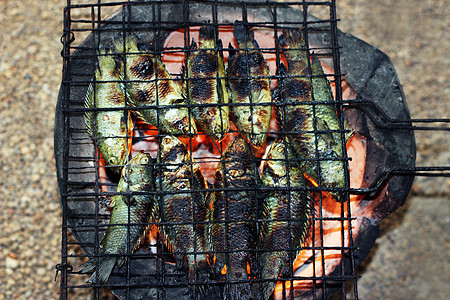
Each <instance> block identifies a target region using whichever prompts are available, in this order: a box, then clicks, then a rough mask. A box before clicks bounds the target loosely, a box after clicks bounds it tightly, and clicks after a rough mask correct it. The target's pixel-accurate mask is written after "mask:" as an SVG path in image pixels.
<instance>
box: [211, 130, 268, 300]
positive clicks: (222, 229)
mask: <svg viewBox="0 0 450 300" xmlns="http://www.w3.org/2000/svg"><path fill="white" fill-rule="evenodd" d="M253 159H254V157H253V154H252V149H251V146H250V144H249V143H248V142H247V141H246V140H245V139H244V138H243V137H242V136H237V137H236V138H235V139H234V140H233V141H232V142H231V143H230V144H229V145H228V147H227V149H226V150H225V152H224V154H223V161H221V162H220V163H219V165H218V167H217V171H216V175H215V179H214V188H215V189H218V191H216V192H215V195H214V196H215V200H214V203H213V206H212V209H213V212H212V215H213V223H212V239H213V243H214V251H215V253H216V270H217V271H220V270H221V269H222V267H223V266H224V264H226V267H227V274H226V276H227V278H228V280H229V281H241V280H244V281H245V280H248V274H247V264H249V265H250V266H252V265H253V264H254V253H253V252H251V251H250V250H251V249H256V243H257V228H256V223H255V221H256V218H257V210H258V208H257V204H258V202H257V197H256V192H255V191H254V190H253V191H251V190H249V189H254V188H255V187H257V186H259V185H260V179H259V174H258V172H257V171H256V170H255V169H256V168H255V166H254V163H253ZM225 190H226V191H225ZM224 251H232V252H230V253H225V252H224ZM226 294H227V295H228V297H229V298H227V299H250V296H251V290H250V283H248V282H244V283H232V284H227V286H226Z"/></svg>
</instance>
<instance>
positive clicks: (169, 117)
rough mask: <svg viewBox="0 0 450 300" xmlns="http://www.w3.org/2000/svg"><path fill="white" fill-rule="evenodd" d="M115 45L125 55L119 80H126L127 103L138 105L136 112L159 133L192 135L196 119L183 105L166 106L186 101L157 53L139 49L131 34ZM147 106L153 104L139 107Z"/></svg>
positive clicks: (178, 85) (182, 103) (117, 50)
mask: <svg viewBox="0 0 450 300" xmlns="http://www.w3.org/2000/svg"><path fill="white" fill-rule="evenodd" d="M114 47H115V49H116V52H117V53H118V54H120V55H124V61H125V63H124V64H125V68H124V69H125V71H124V72H123V73H122V74H121V79H122V80H124V81H125V82H126V90H127V94H128V96H129V98H130V102H131V103H130V104H131V105H132V106H134V107H141V108H140V109H137V110H136V111H135V112H136V114H137V115H138V116H139V117H140V118H141V119H142V120H143V121H144V122H146V123H149V124H152V125H154V126H156V127H158V129H159V130H160V131H161V132H162V133H167V134H172V135H180V136H184V137H188V136H189V135H194V136H195V134H196V133H197V129H196V126H195V122H194V119H193V118H192V116H191V115H190V114H189V110H188V108H187V107H186V106H184V107H171V108H168V107H165V106H169V105H172V106H173V105H186V104H187V102H186V100H185V99H184V97H183V94H182V91H181V87H180V84H179V83H177V82H176V80H175V79H173V78H172V77H171V75H170V73H169V71H168V70H167V68H166V66H165V65H164V63H163V62H162V61H161V60H160V59H159V58H158V57H157V56H155V55H153V54H150V53H146V52H142V51H140V50H139V48H138V46H137V42H136V40H135V39H134V38H132V37H130V36H127V37H126V38H125V40H122V39H119V40H117V41H115V42H114ZM146 106H155V107H149V108H142V107H146ZM156 106H158V107H156Z"/></svg>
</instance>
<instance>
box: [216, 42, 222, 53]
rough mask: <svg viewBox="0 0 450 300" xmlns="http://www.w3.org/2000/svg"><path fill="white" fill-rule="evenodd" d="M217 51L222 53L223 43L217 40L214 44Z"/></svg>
mask: <svg viewBox="0 0 450 300" xmlns="http://www.w3.org/2000/svg"><path fill="white" fill-rule="evenodd" d="M216 46H217V50H219V51H222V50H223V43H222V40H218V41H217V43H216Z"/></svg>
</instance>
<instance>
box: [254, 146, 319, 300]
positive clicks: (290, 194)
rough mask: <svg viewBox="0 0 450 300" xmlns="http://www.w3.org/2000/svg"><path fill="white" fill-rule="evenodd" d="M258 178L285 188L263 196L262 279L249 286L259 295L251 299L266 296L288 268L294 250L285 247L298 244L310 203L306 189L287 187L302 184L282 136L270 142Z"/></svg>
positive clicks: (291, 153)
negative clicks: (290, 250) (259, 283)
mask: <svg viewBox="0 0 450 300" xmlns="http://www.w3.org/2000/svg"><path fill="white" fill-rule="evenodd" d="M262 182H263V186H264V187H273V188H285V189H287V190H275V189H274V190H272V191H270V193H269V195H268V196H267V197H266V198H265V199H264V200H263V204H262V215H261V219H263V220H264V222H263V223H262V226H261V241H262V243H261V249H262V250H263V252H261V257H260V261H261V264H260V275H261V279H262V280H263V281H262V283H261V285H255V286H253V288H254V289H253V290H254V294H255V295H260V297H256V296H255V299H269V297H270V295H271V293H272V291H273V288H274V287H275V285H276V281H275V280H276V279H277V278H278V276H279V275H280V272H282V271H283V269H284V271H285V272H287V271H289V268H292V263H293V261H294V260H295V257H296V255H297V253H296V252H294V253H292V252H288V251H286V249H294V248H299V247H301V245H302V243H303V242H304V241H305V239H306V236H307V230H308V227H309V224H310V221H309V215H310V213H311V210H312V207H313V201H312V198H311V195H310V193H309V192H308V191H306V190H289V189H291V188H292V189H294V188H297V189H299V188H302V187H305V180H304V177H303V172H302V170H301V168H300V164H299V162H298V161H295V155H294V153H293V152H292V150H291V149H290V147H289V146H286V145H285V143H284V142H283V141H282V140H280V141H277V142H275V143H273V144H272V145H271V146H270V150H269V152H268V154H267V158H266V160H265V161H264V164H263V175H262ZM297 252H298V251H297ZM264 280H267V281H264ZM258 287H259V289H258ZM260 292H262V293H261V294H260Z"/></svg>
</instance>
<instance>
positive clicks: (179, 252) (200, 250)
mask: <svg viewBox="0 0 450 300" xmlns="http://www.w3.org/2000/svg"><path fill="white" fill-rule="evenodd" d="M158 165H159V166H160V168H161V169H160V174H159V176H158V177H157V181H156V185H157V188H158V189H160V188H161V189H162V191H164V192H166V193H164V194H163V195H162V196H161V197H160V201H161V204H160V211H159V215H160V216H159V217H160V220H161V222H163V223H164V225H162V231H163V233H164V236H165V242H166V244H167V245H168V247H169V248H170V249H171V250H172V251H173V252H174V254H175V257H176V259H177V264H178V266H179V267H181V266H182V264H183V260H184V256H185V255H186V257H187V261H188V267H189V280H190V282H194V281H195V278H196V277H195V275H196V273H195V268H196V269H197V275H198V276H201V277H202V278H204V277H203V276H205V277H207V276H208V274H209V273H210V272H211V270H210V267H209V264H208V260H207V252H210V251H211V246H212V245H211V239H210V237H209V230H208V227H207V225H206V223H205V222H206V221H207V216H208V211H209V203H208V202H207V199H209V198H207V195H206V193H205V192H204V191H203V190H205V189H206V188H207V187H208V183H207V181H206V179H205V178H204V176H203V174H202V172H201V170H200V166H199V165H198V164H197V163H196V162H194V161H193V160H192V159H191V157H190V153H189V152H188V149H187V147H186V145H185V144H183V143H182V142H181V141H180V140H179V139H178V138H176V137H174V136H166V137H164V138H162V140H161V144H160V148H159V153H158ZM167 223H170V224H167ZM195 264H196V266H194V265H195ZM197 280H198V279H197Z"/></svg>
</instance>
